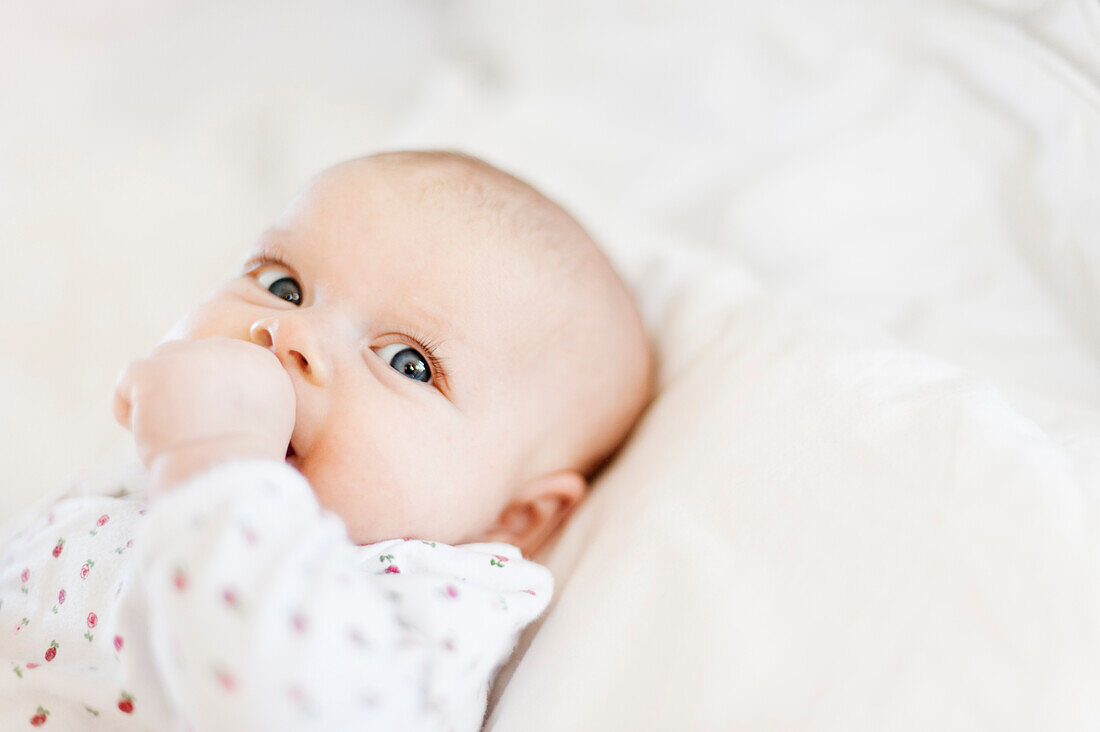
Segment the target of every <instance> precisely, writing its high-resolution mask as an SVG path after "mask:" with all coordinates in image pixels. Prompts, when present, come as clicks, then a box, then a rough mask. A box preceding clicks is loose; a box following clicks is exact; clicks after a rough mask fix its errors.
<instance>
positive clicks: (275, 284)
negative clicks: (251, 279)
mask: <svg viewBox="0 0 1100 732" xmlns="http://www.w3.org/2000/svg"><path fill="white" fill-rule="evenodd" d="M256 281H257V282H259V283H260V286H261V287H263V288H265V289H266V290H268V291H270V292H271V294H272V295H274V296H275V297H278V298H281V299H283V300H286V301H287V302H292V303H294V304H295V305H300V304H301V302H302V287H301V285H299V284H298V282H297V281H296V280H295V279H294V278H293V277H286V276H285V275H284V276H280V275H279V273H278V271H277V270H276V271H275V272H261V273H260V274H258V275H256Z"/></svg>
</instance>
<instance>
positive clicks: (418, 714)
mask: <svg viewBox="0 0 1100 732" xmlns="http://www.w3.org/2000/svg"><path fill="white" fill-rule="evenodd" d="M64 549H65V547H62V551H64ZM133 562H134V566H133V568H132V571H133V577H134V581H135V588H134V589H133V590H132V591H130V592H128V593H126V595H125V599H126V601H125V602H124V603H123V607H121V608H120V611H119V617H118V625H117V627H115V628H114V629H113V630H112V634H113V635H118V636H119V637H130V636H144V637H145V638H146V639H147V643H148V648H147V649H146V651H145V653H144V657H145V658H146V660H147V663H148V665H149V666H150V667H151V668H149V669H148V672H149V673H151V674H152V677H151V678H155V679H156V680H157V681H156V683H157V685H159V686H161V687H162V690H163V696H164V699H165V701H164V704H165V706H166V707H167V708H168V709H170V710H172V712H171V713H172V714H173V715H178V717H179V718H180V719H182V720H183V721H186V723H188V724H190V725H191V726H192V728H194V729H196V730H242V729H264V730H278V729H293V730H305V729H318V730H333V729H351V728H357V729H404V730H415V729H423V730H450V729H453V730H477V729H479V728H480V726H481V722H482V717H483V714H484V711H485V704H486V695H487V692H488V687H489V683H490V682H491V680H492V678H493V676H494V674H495V673H496V671H497V670H498V669H499V668H500V666H501V665H503V663H504V662H505V661H506V660H507V658H508V656H509V655H510V654H511V652H512V650H513V648H514V645H515V642H516V640H517V638H518V635H519V633H520V632H521V631H522V629H523V628H524V627H525V626H526V625H527V624H528V623H530V622H531V621H532V620H534V619H535V618H536V617H537V616H538V615H540V614H541V613H542V611H543V610H544V609H545V608H546V606H547V603H548V602H549V599H550V594H551V591H552V587H553V580H552V577H551V576H550V574H549V572H548V571H547V570H546V569H545V568H543V567H541V566H540V565H537V564H534V563H532V562H529V561H527V560H525V559H523V558H522V557H521V556H520V553H519V550H518V549H516V548H515V547H512V546H510V545H507V544H467V545H462V546H449V545H446V544H442V543H439V542H433V541H427V540H421V539H401V538H398V539H393V540H389V541H384V542H379V543H377V544H372V545H369V546H365V547H357V546H355V545H353V544H352V543H351V542H350V541H349V540H348V539H347V534H346V531H345V528H344V525H343V523H342V522H341V521H340V520H339V519H338V518H337V517H336V516H335V515H333V514H330V513H328V512H326V511H322V510H321V509H320V507H319V506H318V504H317V501H316V499H315V497H314V495H313V492H312V490H311V489H310V486H309V484H308V483H307V482H306V480H305V479H304V478H303V477H302V475H301V474H300V473H298V472H297V471H296V470H294V469H293V468H291V467H290V466H287V465H286V464H284V463H279V462H275V461H268V460H242V461H238V462H233V463H228V464H225V465H221V466H218V467H217V468H214V469H212V470H210V471H207V472H205V473H203V474H201V475H198V476H195V477H193V478H192V479H190V480H189V481H187V482H186V483H185V484H184V485H182V486H180V487H179V488H178V489H177V490H175V491H174V492H172V493H171V494H169V495H168V496H166V497H165V498H163V499H162V500H161V501H160V502H158V503H157V504H156V505H155V506H153V507H152V508H151V509H149V510H148V512H147V513H146V515H145V516H144V520H143V521H141V522H140V526H139V528H138V531H137V533H136V535H135V536H134V543H133ZM47 652H48V651H47ZM140 666H141V664H137V665H135V667H134V668H140ZM150 683H151V682H150V680H149V678H148V677H147V678H145V679H142V678H137V677H134V678H132V679H130V680H129V686H128V687H127V688H128V689H130V690H131V691H130V692H129V693H131V694H134V692H133V691H132V689H141V688H142V687H143V684H144V685H145V686H148V685H149V684H150ZM123 702H125V700H123Z"/></svg>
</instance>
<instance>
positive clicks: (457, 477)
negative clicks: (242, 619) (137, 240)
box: [165, 152, 654, 555]
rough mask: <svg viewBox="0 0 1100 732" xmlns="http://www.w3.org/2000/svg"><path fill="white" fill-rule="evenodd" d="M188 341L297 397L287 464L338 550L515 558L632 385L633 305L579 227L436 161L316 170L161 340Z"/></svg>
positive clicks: (617, 423) (567, 506)
mask: <svg viewBox="0 0 1100 732" xmlns="http://www.w3.org/2000/svg"><path fill="white" fill-rule="evenodd" d="M210 336H227V337H231V338H240V339H242V340H250V341H252V342H253V343H256V344H259V345H261V346H264V347H267V348H270V349H272V350H273V351H274V352H275V354H276V355H277V356H278V358H279V361H280V362H281V363H282V364H283V366H284V367H285V368H286V370H287V372H288V373H289V374H290V378H291V382H292V383H293V385H294V390H295V394H296V397H297V412H296V417H295V425H294V433H293V436H292V438H291V443H290V447H291V451H292V452H288V458H287V459H288V462H290V463H291V464H292V465H293V466H294V467H295V468H297V469H298V470H299V471H301V473H302V474H303V475H304V476H305V477H306V478H307V479H308V480H309V482H310V484H311V485H312V486H313V490H314V491H315V493H316V494H317V498H318V500H319V501H320V503H321V505H322V506H324V507H326V508H328V509H330V510H333V511H335V512H336V513H337V514H339V515H340V516H341V517H342V518H343V519H344V521H345V523H346V524H347V529H348V535H349V537H350V538H351V539H352V541H354V542H355V543H357V544H366V543H370V542H374V541H380V540H382V539H389V538H395V537H405V536H412V537H420V538H424V539H436V540H439V541H442V542H446V543H450V544H459V543H466V542H473V541H504V542H507V543H510V544H515V545H516V546H518V547H520V549H522V550H523V552H524V553H525V554H528V555H529V554H531V553H532V552H533V551H534V550H535V549H537V548H538V546H539V545H541V544H542V542H543V541H544V540H545V539H546V538H547V537H548V536H549V535H550V534H551V533H552V532H553V530H554V528H555V527H556V526H557V525H558V524H559V523H560V521H561V520H562V519H563V518H564V517H565V516H566V515H567V514H568V513H569V512H570V510H571V509H572V507H573V506H574V505H575V504H576V503H577V502H578V501H579V500H580V499H581V498H582V497H583V496H584V493H585V491H586V489H587V480H588V479H589V478H590V477H591V476H592V474H593V473H594V472H595V471H596V470H597V469H598V468H599V467H601V465H602V463H604V461H605V460H606V459H607V458H608V457H609V456H610V455H611V454H612V453H613V452H614V451H615V450H616V448H617V447H618V446H619V444H620V443H621V442H622V441H623V440H624V438H625V437H626V435H627V434H628V432H629V431H630V429H631V428H632V426H633V425H634V423H635V422H636V420H637V419H638V417H639V415H640V414H641V412H642V411H643V409H644V408H645V407H646V405H647V404H648V402H649V400H650V398H651V396H652V389H653V385H654V360H653V357H652V354H651V351H650V346H649V341H648V339H647V337H646V334H645V331H644V329H643V325H642V320H641V317H640V316H639V313H638V310H637V308H636V306H635V304H634V302H633V300H632V298H631V296H630V293H629V291H628V290H627V288H626V287H625V285H624V284H623V282H622V280H621V279H620V278H619V276H618V275H617V274H616V272H615V270H614V269H613V268H612V266H611V264H610V263H609V262H608V260H607V258H606V257H605V256H604V255H603V253H602V252H601V251H600V249H599V247H597V246H596V244H595V243H594V242H593V241H592V239H591V238H590V237H589V236H588V234H586V233H585V231H584V229H583V228H582V227H581V226H580V225H579V224H578V223H577V222H576V221H575V220H574V219H573V218H572V217H570V216H569V214H567V213H566V212H565V211H564V210H562V209H561V207H559V206H558V205H556V204H555V203H553V202H552V201H550V200H549V199H547V198H546V197H545V196H543V195H542V194H540V193H539V192H538V191H536V190H535V189H534V188H532V187H531V186H529V185H528V184H526V183H524V182H522V181H519V180H517V179H516V178H514V177H512V176H510V175H508V174H507V173H504V172H502V171H500V170H498V169H496V168H494V167H492V166H491V165H489V164H487V163H485V162H482V161H480V160H477V159H475V158H471V157H468V156H465V155H460V154H456V153H449V152H398V153H385V154H381V155H374V156H371V157H368V158H362V159H357V160H351V161H349V162H345V163H341V164H340V165H337V166H335V167H333V168H330V169H329V170H326V171H325V172H323V173H321V174H320V175H319V176H317V177H316V178H315V179H314V180H313V181H311V182H310V183H309V185H308V186H307V187H306V189H305V190H304V191H303V192H302V193H301V194H300V195H299V196H298V197H297V198H296V199H295V200H294V201H293V202H291V204H290V206H289V208H288V209H287V210H286V211H285V212H284V213H283V214H282V215H281V216H280V217H279V219H278V220H277V221H276V222H275V225H274V226H273V227H272V228H271V229H270V230H269V231H267V232H266V233H265V234H264V235H263V236H262V237H261V238H260V240H259V242H258V243H257V244H256V245H255V247H254V248H253V250H252V252H250V255H249V258H248V260H247V262H246V263H245V265H244V266H243V267H242V269H241V272H240V275H239V276H238V277H236V278H234V279H231V280H229V281H228V282H226V283H225V285H224V286H222V287H220V288H219V289H218V290H216V291H215V292H214V293H213V294H212V295H211V297H210V298H209V299H208V300H206V301H205V302H203V303H202V304H200V305H199V306H198V307H197V308H196V309H195V310H194V311H192V312H191V313H189V314H188V315H187V316H185V317H184V318H183V319H182V320H181V321H180V322H179V323H177V324H176V325H175V326H174V327H173V328H172V330H170V331H169V333H168V334H167V335H166V336H165V340H168V339H176V338H189V339H195V338H205V337H210Z"/></svg>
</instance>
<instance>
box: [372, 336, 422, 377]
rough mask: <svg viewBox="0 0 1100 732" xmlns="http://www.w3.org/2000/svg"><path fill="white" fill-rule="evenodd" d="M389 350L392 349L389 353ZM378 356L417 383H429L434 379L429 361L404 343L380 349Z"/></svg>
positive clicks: (391, 344) (392, 344)
mask: <svg viewBox="0 0 1100 732" xmlns="http://www.w3.org/2000/svg"><path fill="white" fill-rule="evenodd" d="M387 349H390V350H389V352H388V353H387ZM378 355H379V356H381V357H382V359H383V360H384V361H386V362H387V363H389V365H390V366H393V368H394V369H396V370H397V372H398V373H401V374H404V375H405V376H408V377H409V378H410V379H415V380H416V381H423V382H428V381H431V379H432V370H431V368H430V367H429V366H428V361H427V359H425V358H424V357H423V356H421V355H420V352H419V351H417V350H416V349H415V348H412V347H411V346H408V345H406V344H404V343H390V344H389V345H386V346H382V347H381V348H379V349H378Z"/></svg>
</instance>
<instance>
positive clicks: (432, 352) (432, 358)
mask: <svg viewBox="0 0 1100 732" xmlns="http://www.w3.org/2000/svg"><path fill="white" fill-rule="evenodd" d="M405 335H407V336H408V337H409V338H410V339H411V340H413V341H415V342H416V345H418V346H420V348H421V349H423V351H424V355H425V356H427V357H428V361H429V365H430V366H431V367H432V373H433V374H438V375H439V376H440V377H441V378H442V379H443V380H444V381H446V380H447V376H446V374H447V371H446V369H445V368H444V367H445V361H446V359H443V358H440V357H439V356H437V355H436V349H437V348H439V344H438V343H437V342H435V341H433V340H432V339H431V338H429V337H428V336H426V335H424V334H423V333H417V332H415V331H410V332H408V333H406V334H405Z"/></svg>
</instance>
